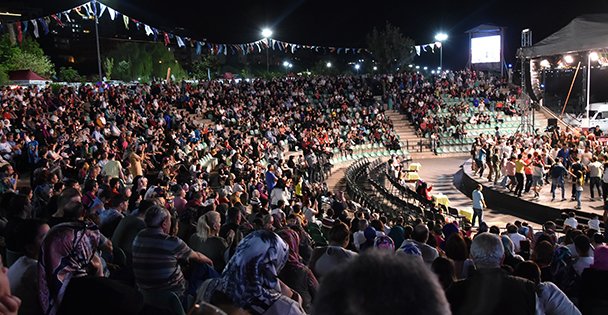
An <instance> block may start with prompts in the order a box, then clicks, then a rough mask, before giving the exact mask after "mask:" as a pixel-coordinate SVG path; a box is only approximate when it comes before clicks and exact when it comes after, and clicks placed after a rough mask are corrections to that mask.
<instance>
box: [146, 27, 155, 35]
mask: <svg viewBox="0 0 608 315" xmlns="http://www.w3.org/2000/svg"><path fill="white" fill-rule="evenodd" d="M144 30H145V31H146V36H150V35H152V34H154V32H152V29H151V28H150V25H147V24H144Z"/></svg>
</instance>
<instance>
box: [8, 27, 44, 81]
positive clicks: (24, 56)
mask: <svg viewBox="0 0 608 315" xmlns="http://www.w3.org/2000/svg"><path fill="white" fill-rule="evenodd" d="M0 64H1V65H2V69H3V70H4V71H3V72H5V73H6V72H8V71H12V70H32V71H34V72H36V73H38V74H40V75H42V76H45V77H51V76H53V75H55V65H54V64H53V63H52V62H51V60H50V59H49V57H48V56H46V55H45V54H44V51H43V50H42V48H40V45H38V42H36V41H35V40H33V39H31V38H30V37H25V38H24V39H23V41H22V42H21V45H20V46H16V45H13V44H12V43H11V41H10V39H9V37H8V34H5V35H4V36H2V37H0ZM0 72H2V71H0ZM0 77H3V75H0Z"/></svg>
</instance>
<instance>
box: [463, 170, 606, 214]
mask: <svg viewBox="0 0 608 315" xmlns="http://www.w3.org/2000/svg"><path fill="white" fill-rule="evenodd" d="M466 167H470V164H466ZM467 171H468V173H469V174H471V170H470V169H469V170H467ZM484 174H485V176H484V177H480V176H478V175H474V176H472V178H473V179H475V180H476V181H478V182H480V183H481V184H483V185H484V186H492V189H495V190H497V191H500V192H501V193H504V194H508V195H510V196H515V194H514V193H510V192H509V190H508V189H507V188H503V187H502V186H501V185H500V182H498V184H497V185H494V184H493V183H492V182H490V181H488V178H487V175H488V172H487V171H486V172H485V173H484ZM565 186H566V187H565V188H564V192H565V193H564V196H565V197H566V200H564V201H562V198H561V197H562V195H561V189H559V188H558V189H557V190H556V191H555V201H551V183H549V184H546V185H544V186H543V188H542V190H541V191H540V196H539V198H534V193H533V192H531V191H530V193H527V194H525V193H524V194H522V196H521V199H522V200H526V201H528V202H532V203H537V204H542V205H545V206H549V207H553V208H557V209H561V210H563V211H564V212H568V211H570V210H574V207H576V201H572V200H571V197H572V184H571V183H566V185H565ZM583 189H584V190H583V196H582V198H581V209H580V210H579V211H581V212H586V213H593V214H597V215H598V216H599V217H600V220H601V218H602V215H603V214H604V210H603V202H602V199H601V198H600V197H598V195H597V191H595V192H594V193H595V194H596V195H595V200H594V201H591V191H590V189H589V184H588V183H587V184H585V187H584V188H583Z"/></svg>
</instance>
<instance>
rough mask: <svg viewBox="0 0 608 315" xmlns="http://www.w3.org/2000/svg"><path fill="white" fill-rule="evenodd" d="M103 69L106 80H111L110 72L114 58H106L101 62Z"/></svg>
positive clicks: (112, 68)
mask: <svg viewBox="0 0 608 315" xmlns="http://www.w3.org/2000/svg"><path fill="white" fill-rule="evenodd" d="M103 68H104V70H105V71H106V79H107V80H111V79H112V70H114V58H108V57H106V59H104V61H103Z"/></svg>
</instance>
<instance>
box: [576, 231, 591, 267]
mask: <svg viewBox="0 0 608 315" xmlns="http://www.w3.org/2000/svg"><path fill="white" fill-rule="evenodd" d="M574 246H575V248H576V253H577V254H578V258H577V259H576V261H575V262H574V265H572V267H573V268H574V271H576V273H577V274H578V275H579V276H580V275H581V274H582V273H583V270H585V269H586V268H589V267H590V266H591V265H592V264H593V260H594V259H593V255H590V252H591V253H593V248H591V242H589V238H588V237H587V236H586V235H584V234H581V235H579V236H577V237H576V238H575V239H574Z"/></svg>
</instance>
